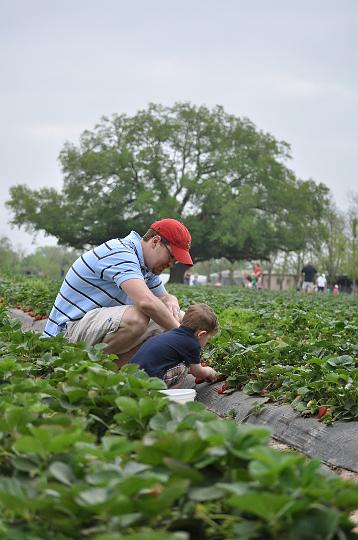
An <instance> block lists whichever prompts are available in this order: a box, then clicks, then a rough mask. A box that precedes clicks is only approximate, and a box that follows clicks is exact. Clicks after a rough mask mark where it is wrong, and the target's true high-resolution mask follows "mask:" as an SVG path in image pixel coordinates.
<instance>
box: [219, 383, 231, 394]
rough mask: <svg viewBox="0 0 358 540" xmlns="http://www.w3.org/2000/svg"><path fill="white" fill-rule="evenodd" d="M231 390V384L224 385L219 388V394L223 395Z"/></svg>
mask: <svg viewBox="0 0 358 540" xmlns="http://www.w3.org/2000/svg"><path fill="white" fill-rule="evenodd" d="M229 388H230V387H229V384H228V383H227V382H226V383H224V384H223V385H222V386H220V388H218V394H223V393H224V392H225V391H226V390H228V389H229Z"/></svg>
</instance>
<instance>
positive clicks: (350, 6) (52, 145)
mask: <svg viewBox="0 0 358 540" xmlns="http://www.w3.org/2000/svg"><path fill="white" fill-rule="evenodd" d="M0 40H1V48H0V73H1V85H0V94H1V96H0V97H1V99H0V118H1V121H0V158H1V159H0V182H1V191H0V213H1V219H0V236H3V235H5V236H8V237H9V238H11V240H12V242H13V243H14V245H16V246H19V244H21V245H22V246H23V248H25V249H26V250H31V249H33V248H34V247H36V246H38V245H43V244H45V243H46V244H49V243H52V244H53V243H54V239H49V238H47V239H43V237H42V235H39V237H38V238H37V240H36V243H33V244H32V243H31V242H32V237H31V236H29V235H28V234H26V233H24V232H22V231H19V230H18V229H11V228H10V226H9V224H8V222H9V220H10V214H9V212H8V211H7V210H6V209H5V207H4V205H3V203H4V201H5V200H6V199H8V196H9V195H8V191H9V187H10V186H12V185H14V184H19V183H21V184H27V185H28V186H30V187H32V188H40V187H43V186H54V187H56V188H58V189H60V188H61V186H62V174H61V170H60V168H59V164H58V161H57V157H58V154H59V152H60V150H61V149H62V147H63V145H64V142H65V141H66V140H68V141H71V142H74V143H76V142H77V141H78V140H79V136H80V134H81V133H82V131H83V130H85V129H92V128H93V127H94V125H95V124H96V122H98V120H99V119H100V117H101V116H102V115H109V116H110V115H112V114H113V113H128V114H134V113H135V112H136V111H137V110H138V109H141V108H144V107H146V106H147V104H148V103H149V102H155V103H161V104H164V105H169V106H170V105H173V104H174V102H176V101H190V102H191V103H193V104H195V105H201V104H205V105H207V106H209V107H212V106H214V105H216V104H220V105H223V106H224V108H225V110H226V112H228V113H232V114H235V115H237V116H240V117H243V116H245V117H248V118H249V119H250V120H252V121H253V122H254V123H255V124H256V126H257V128H258V129H260V130H263V131H266V132H269V133H271V134H272V135H273V136H275V137H276V138H277V139H280V140H285V141H287V142H288V143H289V144H290V145H291V150H292V156H293V159H292V160H291V161H290V162H289V163H288V165H289V167H291V168H292V169H293V170H294V171H295V173H296V175H297V176H298V177H300V178H302V179H308V178H313V179H314V180H316V181H318V182H324V183H325V184H326V185H327V186H328V187H329V188H330V189H331V191H332V194H333V196H334V199H335V201H336V203H337V204H338V206H339V207H341V208H342V209H345V208H347V206H348V204H349V198H348V193H349V191H350V190H354V191H357V190H358V174H357V157H358V1H357V0H296V1H287V0H271V1H267V0H257V1H255V0H251V1H250V2H248V1H247V0H216V1H214V0H180V1H175V0H173V1H168V0H165V1H164V0H151V1H150V2H149V1H148V0H137V1H136V2H131V3H130V2H128V0H127V1H124V0H102V1H101V2H99V1H98V0H97V1H94V0H59V1H55V0H52V1H51V0H0ZM75 226H76V224H75V223H74V227H75Z"/></svg>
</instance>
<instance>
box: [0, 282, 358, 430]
mask: <svg viewBox="0 0 358 540" xmlns="http://www.w3.org/2000/svg"><path fill="white" fill-rule="evenodd" d="M58 287H59V283H50V282H46V281H44V280H36V279H24V280H18V281H13V280H9V279H8V280H4V279H3V281H2V282H0V296H2V297H3V298H4V300H5V301H6V302H7V303H8V304H9V305H11V306H17V307H21V308H22V309H23V310H26V311H29V312H30V313H31V314H32V315H34V316H35V317H36V318H41V317H45V316H46V314H47V313H48V312H49V310H50V308H51V306H52V303H53V300H54V297H55V295H56V292H57V290H58ZM171 291H172V292H173V293H175V294H176V295H177V296H178V297H179V299H180V302H181V305H182V306H183V308H184V309H185V308H186V307H187V306H188V305H189V304H190V303H194V302H207V303H209V304H210V306H211V307H212V308H213V309H214V310H215V312H216V313H217V314H218V316H219V319H220V323H221V333H220V335H219V336H218V337H216V338H215V339H214V341H213V342H212V343H211V344H210V345H209V347H208V348H207V350H206V352H205V353H204V357H206V360H207V361H209V363H211V364H212V365H213V366H214V367H215V368H216V369H217V370H218V371H220V372H222V373H224V374H225V375H227V376H228V379H227V382H226V383H225V384H224V386H223V387H222V388H221V389H220V390H219V391H220V392H224V393H225V392H226V393H228V392H231V391H234V390H236V389H244V390H245V392H246V393H248V394H252V395H261V396H267V397H268V398H269V399H270V400H272V401H273V402H275V403H283V402H285V403H291V404H292V407H293V408H294V409H295V410H297V411H298V412H300V413H301V414H303V415H307V416H309V415H317V416H318V417H319V418H320V420H321V421H322V422H324V423H326V424H331V423H333V422H334V421H335V420H338V419H340V420H357V419H358V360H357V351H358V341H357V335H358V309H357V308H358V299H357V296H356V295H352V296H348V295H341V296H339V297H337V296H333V295H329V294H315V295H303V294H300V293H291V294H277V293H271V292H270V291H250V290H249V291H248V290H243V289H238V288H226V289H225V290H224V291H222V290H220V291H218V290H217V289H210V288H205V287H183V286H182V287H171Z"/></svg>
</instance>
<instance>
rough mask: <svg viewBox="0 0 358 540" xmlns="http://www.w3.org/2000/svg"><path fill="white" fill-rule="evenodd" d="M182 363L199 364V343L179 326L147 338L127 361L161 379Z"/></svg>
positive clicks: (191, 332) (192, 333)
mask: <svg viewBox="0 0 358 540" xmlns="http://www.w3.org/2000/svg"><path fill="white" fill-rule="evenodd" d="M181 362H184V364H186V365H187V366H189V365H190V364H199V363H200V343H199V340H198V338H197V337H196V336H195V334H194V332H193V330H192V329H191V328H187V327H186V326H179V328H173V329H172V330H167V331H166V332H163V333H162V334H160V335H159V336H154V337H152V338H149V339H148V340H147V341H145V342H144V343H143V345H142V346H141V348H140V349H139V350H138V351H137V352H136V353H135V355H134V356H132V358H131V359H130V360H129V363H132V364H138V365H139V366H140V367H141V368H142V369H144V371H145V372H146V373H148V375H150V376H151V377H159V378H160V379H162V378H163V377H164V375H165V373H166V372H167V371H168V369H170V368H172V367H174V366H177V365H178V364H180V363H181Z"/></svg>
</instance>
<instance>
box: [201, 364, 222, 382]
mask: <svg viewBox="0 0 358 540" xmlns="http://www.w3.org/2000/svg"><path fill="white" fill-rule="evenodd" d="M202 374H203V379H205V380H206V381H210V382H215V381H216V379H217V377H218V375H219V374H218V373H216V371H215V369H213V368H211V367H209V366H205V367H203V368H202Z"/></svg>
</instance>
